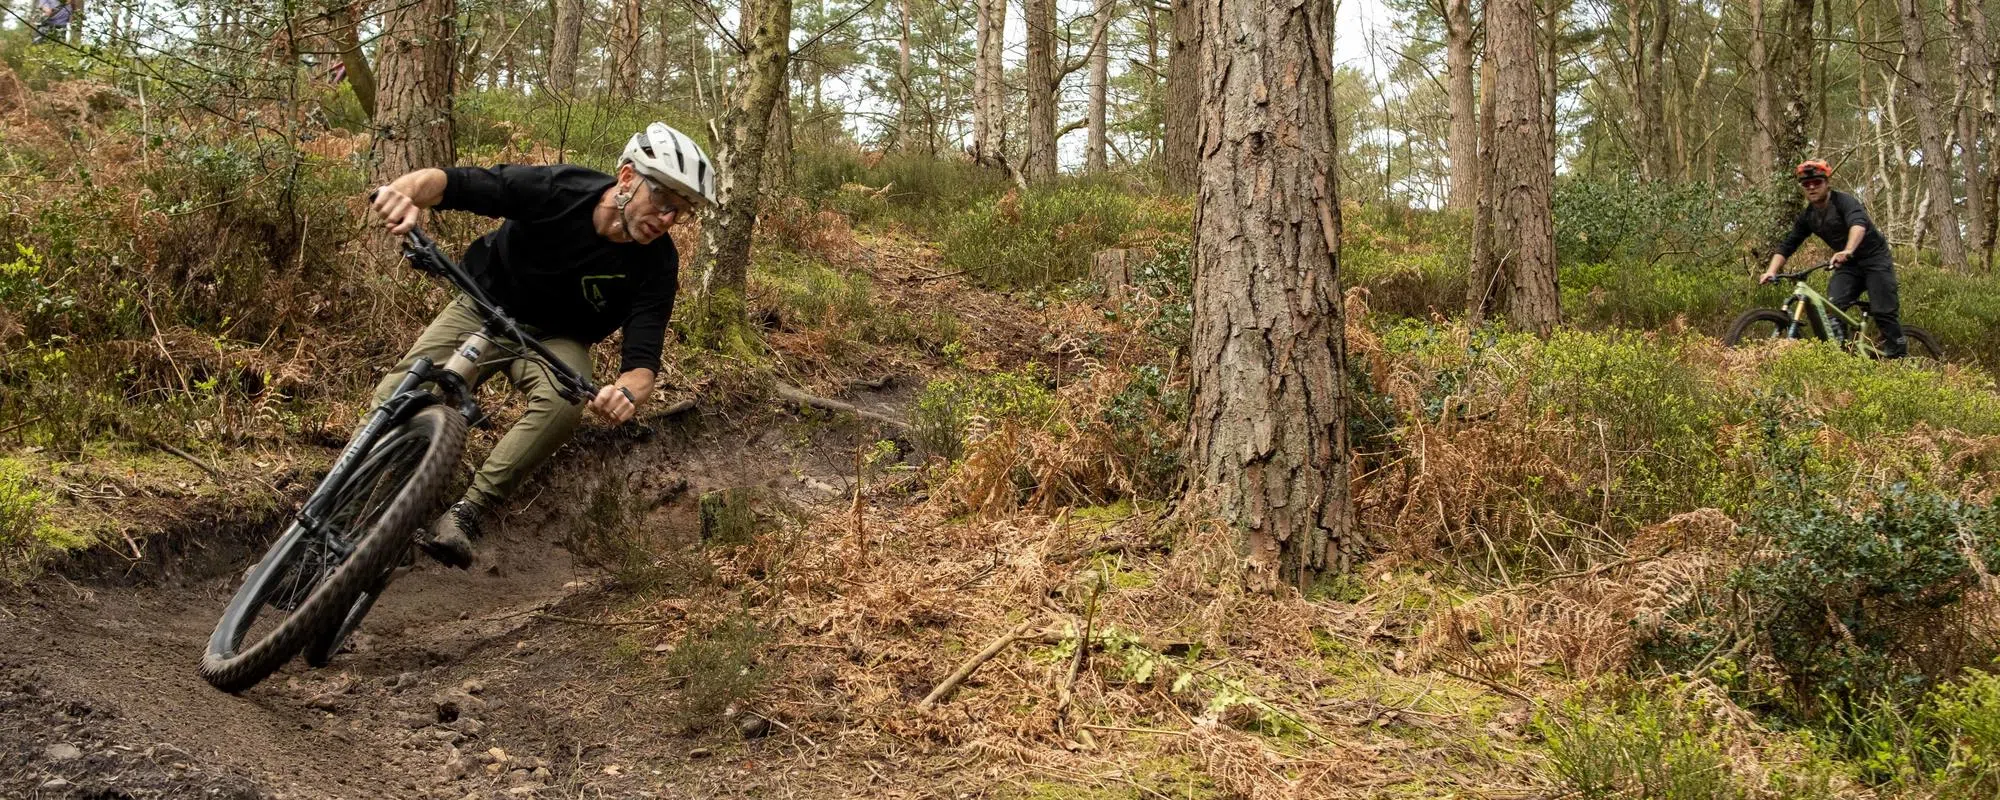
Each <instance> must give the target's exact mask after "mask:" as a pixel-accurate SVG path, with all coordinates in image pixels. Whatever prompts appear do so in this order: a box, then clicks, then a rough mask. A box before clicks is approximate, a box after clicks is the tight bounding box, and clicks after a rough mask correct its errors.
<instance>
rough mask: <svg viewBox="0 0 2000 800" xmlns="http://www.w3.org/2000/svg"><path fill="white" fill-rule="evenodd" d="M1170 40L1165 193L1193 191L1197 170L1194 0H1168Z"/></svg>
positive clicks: (1197, 22)
mask: <svg viewBox="0 0 2000 800" xmlns="http://www.w3.org/2000/svg"><path fill="white" fill-rule="evenodd" d="M1172 2H1173V4H1174V6H1173V7H1174V37H1173V43H1172V44H1171V45H1169V48H1168V54H1167V119H1166V129H1167V130H1166V139H1165V142H1164V143H1163V145H1162V146H1163V147H1164V148H1165V150H1166V159H1165V162H1166V163H1165V165H1166V171H1165V178H1166V185H1167V191H1169V192H1173V193H1176V194H1187V193H1189V192H1192V191H1194V190H1195V179H1196V173H1197V171H1198V170H1199V167H1200V152H1199V151H1200V149H1201V136H1200V130H1199V127H1198V125H1197V121H1198V120H1200V119H1201V114H1202V110H1201V92H1202V84H1203V82H1202V75H1201V69H1202V56H1201V47H1202V44H1201V39H1202V36H1201V30H1202V27H1201V26H1202V21H1203V18H1202V10H1201V7H1200V6H1199V5H1197V4H1196V3H1195V1H1194V0H1172Z"/></svg>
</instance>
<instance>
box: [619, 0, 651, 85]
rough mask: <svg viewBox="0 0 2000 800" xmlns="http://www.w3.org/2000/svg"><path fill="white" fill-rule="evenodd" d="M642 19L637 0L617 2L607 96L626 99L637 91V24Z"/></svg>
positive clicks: (639, 30) (639, 39) (638, 51)
mask: <svg viewBox="0 0 2000 800" xmlns="http://www.w3.org/2000/svg"><path fill="white" fill-rule="evenodd" d="M643 19H645V16H644V14H643V13H641V11H640V8H639V0H624V2H622V3H620V4H619V5H618V24H617V25H616V26H615V30H614V31H613V33H612V37H611V38H612V41H611V45H612V53H611V96H612V98H613V99H615V100H618V101H619V102H628V103H629V102H631V101H632V100H633V98H635V97H636V96H637V95H638V92H639V58H640V50H639V43H640V41H641V40H642V39H643V38H644V36H643V30H642V29H641V28H640V27H639V26H640V22H641V20H643Z"/></svg>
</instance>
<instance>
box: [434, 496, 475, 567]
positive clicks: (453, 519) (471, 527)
mask: <svg viewBox="0 0 2000 800" xmlns="http://www.w3.org/2000/svg"><path fill="white" fill-rule="evenodd" d="M485 513H486V512H485V511H484V510H483V509H481V508H480V507H479V506H478V505H477V504H475V503H473V502H472V501H470V500H460V501H458V502H456V503H453V504H451V508H448V509H446V510H445V512H444V513H443V514H439V515H438V518H437V521H436V522H433V523H431V529H430V535H428V536H422V537H419V538H418V539H417V549H420V550H422V551H424V555H427V556H430V557H431V558H432V559H435V560H436V561H437V562H438V563H440V564H443V565H445V566H448V567H457V568H459V569H466V568H468V567H471V566H472V558H473V556H472V541H473V540H474V539H477V538H479V519H480V517H482V516H484V515H485Z"/></svg>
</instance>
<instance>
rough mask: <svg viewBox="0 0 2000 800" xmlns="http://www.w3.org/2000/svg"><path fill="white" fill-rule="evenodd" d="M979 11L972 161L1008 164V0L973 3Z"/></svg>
mask: <svg viewBox="0 0 2000 800" xmlns="http://www.w3.org/2000/svg"><path fill="white" fill-rule="evenodd" d="M973 3H974V5H975V7H976V9H977V11H978V12H979V19H978V36H979V49H978V52H977V53H976V55H975V58H976V60H977V64H976V65H975V69H974V70H973V74H972V158H973V160H974V161H977V162H979V163H981V164H985V165H988V166H994V167H997V166H1001V164H1002V163H1004V162H1005V161H1006V158H1007V155H1006V139H1007V119H1006V117H1005V114H1006V97H1007V86H1006V83H1005V82H1004V79H1003V76H1004V62H1003V61H1002V56H1004V55H1005V53H1006V44H1007V39H1006V34H1007V0H973Z"/></svg>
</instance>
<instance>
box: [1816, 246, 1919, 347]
mask: <svg viewBox="0 0 2000 800" xmlns="http://www.w3.org/2000/svg"><path fill="white" fill-rule="evenodd" d="M1863 291H1866V292H1867V293H1868V315H1869V316H1871V317H1874V318H1875V327H1876V328H1878V329H1880V330H1881V332H1882V354H1883V355H1886V356H1888V357H1890V358H1901V357H1903V356H1905V355H1908V354H1909V352H1910V344H1909V342H1908V341H1907V340H1905V339H1904V338H1903V320H1902V317H1901V314H1900V311H1901V307H1902V306H1901V303H1899V302H1898V300H1897V298H1896V265H1895V263H1894V262H1891V261H1890V260H1889V259H1887V258H1882V259H1873V260H1870V261H1867V262H1862V263H1856V262H1853V261H1849V262H1847V263H1845V264H1842V265H1840V268H1839V269H1836V270H1834V271H1833V278H1831V279H1830V280H1828V281H1827V283H1826V299H1827V300H1830V301H1832V302H1833V307H1834V308H1841V309H1844V308H1847V307H1848V306H1851V305H1854V303H1855V301H1857V300H1859V299H1861V293H1862V292H1863Z"/></svg>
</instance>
